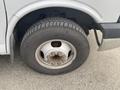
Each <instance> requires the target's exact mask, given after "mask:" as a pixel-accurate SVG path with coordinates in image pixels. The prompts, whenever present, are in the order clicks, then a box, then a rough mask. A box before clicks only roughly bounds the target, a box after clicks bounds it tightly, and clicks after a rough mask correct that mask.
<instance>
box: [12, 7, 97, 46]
mask: <svg viewBox="0 0 120 90" xmlns="http://www.w3.org/2000/svg"><path fill="white" fill-rule="evenodd" d="M47 17H63V18H67V19H70V20H73V21H74V22H76V23H77V24H79V25H80V26H81V27H82V28H83V29H84V30H85V33H86V34H89V30H90V29H92V28H96V26H97V23H96V22H95V20H94V19H93V18H92V17H91V16H89V15H88V14H86V13H84V12H82V11H78V10H75V9H71V8H64V7H51V8H45V9H39V10H36V11H33V12H31V13H29V14H27V15H25V16H24V17H23V18H22V19H21V20H20V21H18V23H17V24H16V26H15V29H14V36H15V39H16V41H17V43H18V44H19V45H20V43H21V40H22V38H23V36H24V34H25V33H26V31H27V29H28V28H29V27H30V26H31V25H33V24H34V23H36V22H37V21H39V20H42V19H44V18H47Z"/></svg>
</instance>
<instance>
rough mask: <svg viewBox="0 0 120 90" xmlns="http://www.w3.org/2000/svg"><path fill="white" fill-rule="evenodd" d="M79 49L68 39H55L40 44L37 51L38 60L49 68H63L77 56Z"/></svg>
mask: <svg viewBox="0 0 120 90" xmlns="http://www.w3.org/2000/svg"><path fill="white" fill-rule="evenodd" d="M76 54H77V51H76V49H75V47H74V46H73V45H72V44H71V43H70V42H68V41H65V40H60V39H53V40H49V41H46V42H44V43H42V44H41V45H39V46H38V48H37V49H36V52H35V58H36V60H37V62H38V63H39V64H40V65H42V66H43V67H45V68H48V69H62V68H65V67H67V66H69V65H70V64H71V63H72V62H73V61H74V60H75V58H76Z"/></svg>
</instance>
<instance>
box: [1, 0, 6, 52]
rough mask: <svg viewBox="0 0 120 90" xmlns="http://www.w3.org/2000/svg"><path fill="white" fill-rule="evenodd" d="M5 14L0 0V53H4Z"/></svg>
mask: <svg viewBox="0 0 120 90" xmlns="http://www.w3.org/2000/svg"><path fill="white" fill-rule="evenodd" d="M5 32H6V16H5V11H4V4H3V0H0V54H1V53H5V52H6V51H5Z"/></svg>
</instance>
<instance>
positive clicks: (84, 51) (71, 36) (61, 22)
mask: <svg viewBox="0 0 120 90" xmlns="http://www.w3.org/2000/svg"><path fill="white" fill-rule="evenodd" d="M57 39H59V40H63V41H65V42H68V43H70V44H71V45H73V46H74V47H75V50H76V54H74V53H73V56H75V55H76V56H75V58H74V60H73V61H72V62H71V63H70V64H69V65H67V66H65V67H61V68H57V69H56V68H49V67H47V66H46V67H45V66H43V65H42V64H40V63H39V62H38V60H37V59H38V58H36V50H37V48H38V47H39V46H40V45H42V44H43V43H44V42H47V41H50V40H57ZM54 42H56V41H54ZM61 42H62V41H61ZM65 42H64V43H65ZM50 43H51V42H50ZM52 43H53V42H52ZM56 43H57V42H56ZM62 43H63V42H62ZM68 43H67V44H68ZM57 44H58V43H57ZM43 47H45V45H43ZM43 47H42V48H43ZM45 48H46V47H45ZM70 48H71V47H70ZM48 49H49V47H48ZM54 49H56V48H54ZM64 49H66V48H64ZM51 50H52V49H51ZM71 50H72V49H71ZM67 51H68V50H67ZM89 51H90V48H89V43H88V40H87V38H86V34H85V33H84V30H83V29H82V28H81V27H80V26H79V25H77V24H76V23H74V22H73V21H71V20H68V19H64V18H46V19H44V20H41V21H39V22H37V23H35V24H34V25H32V26H31V27H30V28H29V29H28V31H27V33H26V34H25V35H24V37H23V40H22V43H21V47H20V53H21V57H22V58H23V59H24V61H25V62H26V63H27V64H28V66H30V67H31V68H33V69H34V70H36V71H38V72H40V73H44V74H49V75H57V74H63V73H67V72H70V71H73V70H75V69H76V68H78V67H79V66H80V65H82V64H83V63H84V62H85V60H86V59H87V57H88V55H89ZM39 53H40V52H39ZM63 53H64V52H63ZM42 54H43V52H42ZM42 54H40V55H41V57H42ZM71 57H72V55H71ZM42 58H43V57H42ZM72 59H73V57H72ZM72 59H71V60H72ZM40 60H44V59H40ZM65 60H67V59H65ZM45 62H47V61H45ZM60 65H62V64H60ZM51 67H52V65H51ZM56 67H57V66H56Z"/></svg>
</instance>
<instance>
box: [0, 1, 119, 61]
mask: <svg viewBox="0 0 120 90" xmlns="http://www.w3.org/2000/svg"><path fill="white" fill-rule="evenodd" d="M34 14H35V15H34ZM27 16H29V18H28V17H27ZM51 16H55V17H64V18H67V19H71V20H74V21H75V22H76V23H78V24H79V25H83V27H84V29H85V30H87V31H85V32H86V34H89V30H91V29H94V30H95V36H96V40H97V43H98V45H99V47H100V48H99V50H107V49H111V48H115V47H118V46H120V0H0V55H10V56H11V59H14V47H15V42H16V40H15V39H16V38H17V37H15V35H16V36H17V35H19V32H22V34H23V33H24V34H25V32H26V31H25V30H24V29H25V28H22V26H21V25H24V24H26V25H28V24H29V23H30V25H29V27H30V26H31V25H32V24H34V23H33V21H34V22H35V21H36V22H37V21H39V20H37V17H38V18H39V17H42V18H44V17H45V18H47V17H51ZM35 18H36V19H35ZM32 20H33V21H32ZM58 20H59V19H58ZM22 22H24V23H22ZM88 24H89V25H88ZM24 27H25V25H24ZM16 28H17V29H16ZM19 28H20V29H21V28H22V29H21V30H19V31H18V29H19ZM97 30H100V31H101V32H102V34H103V37H102V40H101V41H99V40H98V36H97V32H96V31H97ZM16 32H17V34H15V33H16ZM22 38H23V37H22ZM113 41H114V42H115V43H113V44H114V45H113V44H111V42H113Z"/></svg>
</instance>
